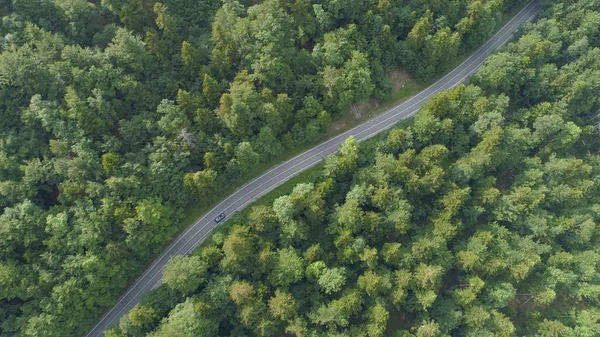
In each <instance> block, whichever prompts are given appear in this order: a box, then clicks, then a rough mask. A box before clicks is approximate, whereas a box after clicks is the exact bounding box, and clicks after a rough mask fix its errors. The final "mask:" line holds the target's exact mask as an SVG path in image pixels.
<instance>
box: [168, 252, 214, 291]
mask: <svg viewBox="0 0 600 337" xmlns="http://www.w3.org/2000/svg"><path fill="white" fill-rule="evenodd" d="M205 274H206V264H205V263H204V261H202V260H201V259H200V257H199V256H189V257H174V258H172V259H171V260H170V261H169V263H168V264H167V265H166V266H165V270H164V272H163V282H164V283H165V284H166V285H167V286H169V287H170V288H172V289H173V290H177V291H179V292H182V293H189V292H192V291H194V290H195V289H196V288H198V286H199V285H200V284H201V283H202V282H203V281H204V275H205Z"/></svg>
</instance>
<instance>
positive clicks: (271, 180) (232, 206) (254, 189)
mask: <svg viewBox="0 0 600 337" xmlns="http://www.w3.org/2000/svg"><path fill="white" fill-rule="evenodd" d="M539 10H540V5H539V2H538V0H533V1H532V2H530V3H529V4H528V5H527V6H525V7H524V8H523V9H522V10H521V11H520V12H519V13H518V14H517V15H515V16H514V17H513V18H512V19H511V20H510V21H509V22H507V23H506V25H504V27H502V28H501V29H500V31H498V32H497V33H496V34H494V36H492V37H491V38H490V39H489V40H488V41H487V42H486V43H485V44H484V45H483V46H481V48H479V49H478V50H477V51H476V52H474V53H473V54H472V55H471V56H470V57H469V58H467V59H466V60H465V61H464V62H463V63H461V64H460V65H459V66H458V67H456V68H455V69H454V70H452V71H451V72H450V73H448V74H447V75H445V76H444V77H442V78H441V79H439V80H438V81H437V82H435V83H434V84H432V85H431V86H430V87H428V88H427V89H425V90H423V91H421V92H420V93H419V94H417V95H415V96H413V97H412V98H411V99H409V100H407V101H405V102H403V103H401V104H399V105H397V106H395V107H394V108H392V109H390V110H388V111H387V112H385V113H383V114H381V115H379V116H377V117H375V118H373V119H371V120H369V121H367V122H365V123H363V124H361V125H358V126H356V127H355V128H353V129H351V130H348V131H346V132H344V133H342V134H340V135H338V136H336V137H334V138H331V139H329V140H327V141H325V142H323V143H321V144H319V145H317V146H315V147H313V148H312V149H310V150H308V151H306V152H304V153H302V154H300V155H298V156H296V157H294V158H292V159H290V160H288V161H286V162H284V163H282V164H280V165H277V166H275V167H273V168H272V169H270V170H269V171H268V172H266V173H264V174H263V175H261V176H260V177H258V178H256V179H254V180H252V181H250V182H248V183H247V184H246V185H244V186H242V187H241V188H239V189H238V190H236V191H235V192H234V193H233V194H231V195H230V196H229V197H227V199H225V200H223V201H222V202H221V203H219V204H218V205H217V206H215V207H214V208H213V209H211V210H210V211H209V212H208V213H206V214H204V216H202V217H201V218H200V219H198V220H197V221H196V222H195V223H194V224H193V225H191V226H190V227H188V228H187V229H186V230H185V231H184V232H183V233H181V234H180V235H179V236H178V237H177V238H176V239H175V240H174V241H173V242H172V243H171V245H169V247H168V248H167V249H166V250H165V251H164V252H163V253H162V254H161V255H160V257H158V258H157V259H156V260H155V261H154V263H153V264H152V266H150V268H148V269H147V270H146V272H145V273H144V274H143V275H142V276H140V277H139V278H138V279H137V280H136V282H135V283H134V284H133V285H132V286H131V287H129V289H128V290H127V291H126V292H125V294H123V295H122V296H121V297H120V298H119V300H118V301H117V303H116V304H115V305H114V306H113V307H112V308H111V309H110V310H109V311H107V312H106V313H105V314H104V316H103V317H102V319H100V321H99V322H98V323H97V324H96V325H95V326H94V327H93V328H92V329H91V330H90V331H89V332H88V333H87V334H86V335H85V336H86V337H97V336H101V335H102V332H103V331H105V330H108V329H109V328H110V327H111V326H113V325H115V324H117V323H118V322H119V319H120V318H121V316H122V315H124V314H125V313H127V312H128V311H129V310H131V309H132V308H133V307H134V306H135V305H136V304H137V303H139V301H140V299H141V298H142V296H143V294H145V293H146V292H148V291H150V290H151V289H154V288H156V287H158V286H159V285H160V284H161V280H162V270H163V268H164V266H165V264H167V262H168V261H169V259H170V258H171V257H173V256H176V255H186V254H189V253H190V252H191V251H192V250H193V249H194V248H195V247H197V246H198V245H199V244H200V242H202V241H203V240H204V238H206V236H207V235H208V234H209V233H210V232H211V231H212V229H213V228H215V226H216V223H215V221H214V220H213V219H214V218H215V217H216V216H217V215H219V214H220V213H222V212H223V213H225V214H227V215H230V214H233V213H235V212H237V211H239V210H241V209H243V208H244V207H245V206H246V205H248V204H250V203H252V202H253V201H255V200H256V199H258V198H260V197H261V196H263V195H265V194H267V193H268V192H269V191H271V190H272V189H274V188H275V187H277V186H279V185H281V184H282V183H284V182H285V181H287V180H288V179H290V178H292V177H294V176H295V175H297V174H298V173H300V172H302V171H304V170H306V169H307V168H310V167H312V166H314V165H316V164H317V163H319V162H320V161H321V160H322V159H323V158H325V157H327V156H329V155H331V154H334V153H335V152H337V150H338V149H339V147H340V144H341V143H342V142H343V141H344V140H346V139H347V138H348V137H350V136H353V137H354V138H355V139H356V140H358V141H362V140H365V139H368V138H370V137H372V136H374V135H376V134H378V133H380V132H382V131H384V130H386V129H388V128H390V127H392V126H393V125H394V124H396V123H397V122H398V121H400V120H402V119H404V118H406V117H410V116H412V115H414V114H415V113H417V111H419V109H420V108H421V106H422V105H423V104H424V103H425V102H426V101H427V100H428V99H429V98H430V97H431V96H432V95H434V94H436V93H438V92H440V91H443V90H448V89H451V88H453V87H455V86H457V85H458V84H460V83H462V82H464V81H465V80H466V79H467V78H468V77H469V76H470V75H471V74H473V73H474V72H475V70H477V68H479V66H481V65H482V64H483V62H484V61H485V59H486V58H487V56H488V55H489V54H490V53H491V52H493V51H495V50H497V49H498V48H500V47H501V46H502V45H504V44H505V43H506V42H508V41H509V40H510V39H511V38H512V36H513V34H514V33H515V32H516V31H517V30H518V29H519V27H521V25H523V24H524V23H525V22H528V21H530V20H532V19H533V18H534V17H535V15H536V14H537V13H538V12H539Z"/></svg>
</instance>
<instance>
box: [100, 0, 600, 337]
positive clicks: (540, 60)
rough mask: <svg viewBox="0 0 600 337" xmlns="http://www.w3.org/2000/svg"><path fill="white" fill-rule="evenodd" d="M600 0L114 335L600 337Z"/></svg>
mask: <svg viewBox="0 0 600 337" xmlns="http://www.w3.org/2000/svg"><path fill="white" fill-rule="evenodd" d="M598 27H600V2H599V1H592V0H590V1H560V2H554V3H552V4H548V5H547V7H546V11H545V13H544V17H543V18H541V19H539V20H538V21H537V22H535V23H533V24H528V25H527V27H526V28H525V30H524V32H523V33H522V35H521V36H520V37H519V38H518V40H517V41H515V42H514V43H510V44H508V45H507V46H506V47H505V48H504V49H502V50H501V51H500V52H498V53H495V54H493V55H491V56H490V57H489V59H488V60H487V61H486V63H485V64H484V66H483V67H482V68H481V69H480V70H479V71H478V72H477V73H476V75H475V76H474V77H473V79H472V83H471V84H470V85H460V86H458V87H456V88H455V89H452V90H450V91H447V92H442V93H440V94H437V95H436V96H435V97H433V98H432V99H431V100H430V101H429V102H428V103H426V105H425V106H423V108H422V109H421V110H420V112H419V113H418V114H417V115H416V117H415V119H414V121H413V122H412V123H411V124H410V125H408V126H402V127H398V128H394V129H392V130H391V131H390V132H389V133H387V134H386V135H383V136H380V137H378V138H375V139H373V140H370V141H367V142H365V143H362V144H358V143H357V142H356V141H355V140H354V139H352V138H350V139H348V140H347V141H346V142H345V143H344V144H343V145H342V148H341V150H340V151H339V153H338V154H336V155H334V156H332V157H329V158H327V159H326V160H325V163H324V165H323V168H322V169H321V171H320V176H319V177H318V178H317V179H315V180H314V181H309V182H305V183H301V184H298V185H296V186H295V187H294V188H293V190H292V192H291V193H289V194H287V195H283V196H281V197H279V198H277V199H276V200H275V201H274V202H273V203H272V204H270V205H259V206H256V207H254V208H252V209H251V210H250V211H249V212H247V213H244V214H242V215H240V216H238V217H237V218H235V219H232V220H231V226H230V227H225V228H224V229H221V230H219V231H218V232H217V233H215V234H214V235H213V236H212V238H211V239H210V240H209V241H208V242H207V243H206V244H205V245H204V246H203V247H202V248H201V249H198V250H197V251H196V252H195V253H194V254H192V255H191V256H189V257H182V258H176V259H173V260H172V261H171V262H170V264H169V265H168V266H167V269H166V270H165V279H164V280H165V282H164V285H163V286H162V287H161V288H159V289H156V290H154V291H152V292H150V293H149V294H148V295H147V296H146V297H145V298H144V300H143V301H142V302H141V303H140V304H138V305H137V306H136V307H135V308H134V309H133V310H132V311H130V312H129V313H128V314H127V315H125V316H124V317H123V318H122V319H121V322H120V324H119V326H118V327H116V328H114V329H113V330H111V331H110V332H109V333H108V334H107V336H110V337H134V336H148V337H166V336H173V335H174V334H177V335H178V336H207V337H208V336H284V335H285V336H296V337H303V336H310V337H320V336H353V337H354V336H365V337H376V336H393V337H442V336H501V337H509V336H536V337H555V336H561V337H563V336H565V337H582V336H589V337H593V336H598V335H600V268H599V267H600V251H599V248H598V247H600V225H599V224H600V114H599V113H598V112H599V111H600V97H599V96H598V95H597V93H598V91H599V89H600V49H599V43H600V39H599V37H600V31H599V29H598Z"/></svg>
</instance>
